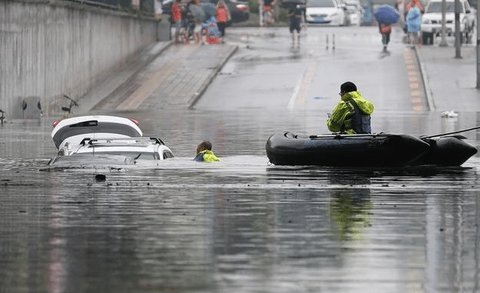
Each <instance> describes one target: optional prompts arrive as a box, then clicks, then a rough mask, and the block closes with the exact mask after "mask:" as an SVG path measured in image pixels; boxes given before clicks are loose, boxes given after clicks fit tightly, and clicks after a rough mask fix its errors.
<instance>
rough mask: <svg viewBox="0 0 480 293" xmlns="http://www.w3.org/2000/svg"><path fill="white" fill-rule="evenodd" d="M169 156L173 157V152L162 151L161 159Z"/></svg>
mask: <svg viewBox="0 0 480 293" xmlns="http://www.w3.org/2000/svg"><path fill="white" fill-rule="evenodd" d="M169 158H173V154H172V153H171V152H169V151H164V152H163V159H169Z"/></svg>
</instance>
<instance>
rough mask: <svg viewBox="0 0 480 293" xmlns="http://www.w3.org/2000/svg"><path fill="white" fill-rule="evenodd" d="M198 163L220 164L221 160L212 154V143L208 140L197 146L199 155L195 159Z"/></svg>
mask: <svg viewBox="0 0 480 293" xmlns="http://www.w3.org/2000/svg"><path fill="white" fill-rule="evenodd" d="M193 160H194V161H196V162H207V163H211V162H218V161H220V159H219V158H218V157H217V156H215V154H214V153H213V152H212V143H211V142H209V141H208V140H206V141H202V142H201V143H200V144H199V145H198V146H197V155H196V156H195V158H194V159H193Z"/></svg>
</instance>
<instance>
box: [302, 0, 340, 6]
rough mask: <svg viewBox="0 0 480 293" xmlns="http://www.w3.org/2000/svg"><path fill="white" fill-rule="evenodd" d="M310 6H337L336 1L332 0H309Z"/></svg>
mask: <svg viewBox="0 0 480 293" xmlns="http://www.w3.org/2000/svg"><path fill="white" fill-rule="evenodd" d="M307 6H308V7H335V2H334V1H332V0H308V2H307Z"/></svg>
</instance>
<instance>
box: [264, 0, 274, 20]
mask: <svg viewBox="0 0 480 293" xmlns="http://www.w3.org/2000/svg"><path fill="white" fill-rule="evenodd" d="M274 5H275V0H263V5H262V7H263V9H262V10H263V11H262V16H263V17H262V20H263V23H262V26H268V25H270V24H273V23H274V22H275V18H274V16H273V13H274V11H273V7H274Z"/></svg>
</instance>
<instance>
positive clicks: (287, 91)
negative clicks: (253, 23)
mask: <svg viewBox="0 0 480 293" xmlns="http://www.w3.org/2000/svg"><path fill="white" fill-rule="evenodd" d="M403 35H404V34H403V32H402V31H401V30H400V28H395V29H394V31H393V33H392V36H391V39H392V40H391V43H390V45H389V47H388V51H387V52H383V51H382V49H383V48H382V44H381V40H380V35H379V33H378V30H377V28H376V27H318V26H317V27H315V26H309V27H308V28H307V29H306V30H304V31H303V32H302V33H301V38H300V42H299V45H298V46H297V45H294V44H293V43H292V39H291V36H290V33H289V32H288V29H287V28H282V27H281V28H235V29H230V30H228V31H227V43H228V44H236V45H238V46H239V49H238V50H237V52H236V53H235V55H234V56H233V57H232V58H231V59H230V61H229V62H228V63H227V64H226V65H225V66H224V68H223V69H222V71H221V72H220V73H219V75H218V76H217V78H216V79H215V81H214V82H213V83H212V84H211V85H210V87H209V88H208V90H207V91H206V92H205V94H204V95H203V96H202V98H201V100H200V101H199V102H198V103H197V104H196V106H195V107H196V108H198V109H213V108H214V109H239V108H265V109H290V110H301V109H309V110H318V111H324V112H328V111H330V110H331V108H332V107H333V106H334V105H335V104H336V102H337V101H338V92H339V85H340V84H341V83H342V82H344V81H347V80H350V81H353V82H355V83H356V84H357V86H358V88H359V91H360V92H362V94H363V95H364V96H365V97H366V98H368V99H370V100H372V101H373V102H374V104H375V106H376V109H377V110H380V111H416V112H421V111H425V110H427V107H428V106H427V103H426V100H425V91H424V88H423V83H422V78H421V75H420V72H419V66H418V63H417V59H416V56H415V51H414V50H411V49H410V48H408V47H406V45H405V44H404V43H403V42H402V37H403Z"/></svg>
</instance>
